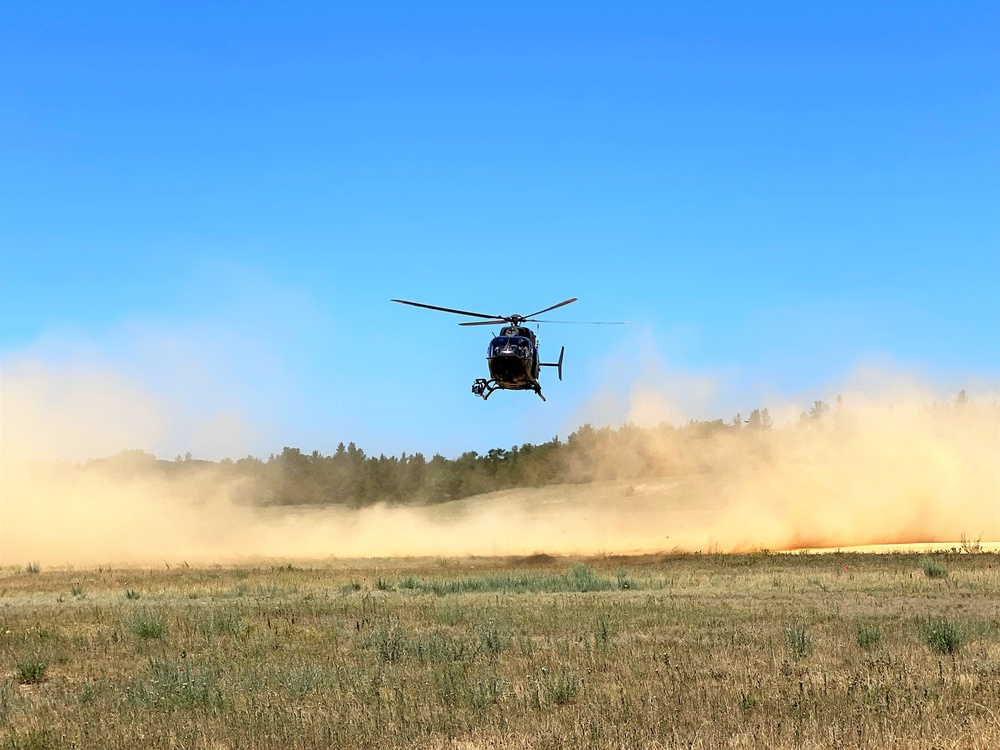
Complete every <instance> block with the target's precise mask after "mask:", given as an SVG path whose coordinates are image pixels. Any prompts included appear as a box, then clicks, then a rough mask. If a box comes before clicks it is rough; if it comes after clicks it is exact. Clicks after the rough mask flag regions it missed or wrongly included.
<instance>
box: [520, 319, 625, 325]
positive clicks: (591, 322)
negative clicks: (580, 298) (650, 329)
mask: <svg viewBox="0 0 1000 750" xmlns="http://www.w3.org/2000/svg"><path fill="white" fill-rule="evenodd" d="M524 322H525V323H556V324H558V325H566V326H630V325H632V321H631V320H526V321H524Z"/></svg>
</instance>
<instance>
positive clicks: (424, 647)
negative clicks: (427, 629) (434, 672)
mask: <svg viewBox="0 0 1000 750" xmlns="http://www.w3.org/2000/svg"><path fill="white" fill-rule="evenodd" d="M412 649H413V654H414V656H416V657H417V661H419V662H421V663H422V664H426V663H428V662H449V661H453V660H454V659H455V658H456V657H457V656H460V655H461V653H462V652H463V651H464V647H461V646H458V645H457V644H455V643H454V642H453V641H452V639H451V638H449V637H448V636H447V635H446V634H445V633H442V632H441V631H440V630H434V631H432V632H431V633H429V634H428V635H426V636H425V637H423V638H421V639H419V640H416V641H414V642H413V645H412Z"/></svg>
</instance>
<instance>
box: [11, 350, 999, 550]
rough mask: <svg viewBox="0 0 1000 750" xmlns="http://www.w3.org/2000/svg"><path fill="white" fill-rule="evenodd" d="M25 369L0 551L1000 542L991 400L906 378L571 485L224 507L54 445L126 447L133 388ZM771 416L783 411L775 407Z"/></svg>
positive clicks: (211, 473)
mask: <svg viewBox="0 0 1000 750" xmlns="http://www.w3.org/2000/svg"><path fill="white" fill-rule="evenodd" d="M43 374H44V373H41V374H40V373H39V372H31V371H25V370H21V371H18V372H11V371H8V372H7V373H5V377H4V382H3V384H2V385H3V390H2V401H0V409H2V411H0V564H3V565H16V564H20V565H23V564H25V563H27V562H29V561H36V560H37V561H42V562H43V563H45V564H46V565H63V564H74V565H94V564H106V563H107V564H153V563H162V562H164V561H166V562H171V563H172V562H178V561H187V562H189V563H192V564H194V563H213V562H227V561H237V560H247V559H256V558H280V559H306V558H308V559H322V558H328V557H385V556H403V555H407V556H409V555H434V556H460V555H519V554H531V553H534V552H548V553H553V554H560V553H562V554H595V553H608V554H611V553H638V552H654V551H669V550H674V549H680V550H703V551H709V550H711V551H720V552H728V551H746V550H753V549H763V548H766V549H773V550H779V549H793V548H803V547H810V548H817V547H847V546H855V545H865V544H888V543H913V542H941V543H952V542H955V541H956V540H958V539H959V538H960V537H962V536H963V535H964V536H965V537H967V538H968V539H973V540H974V539H977V538H981V539H982V540H984V541H987V542H995V541H997V540H1000V411H998V408H997V405H996V401H995V398H994V397H993V396H992V395H991V394H985V395H984V394H978V395H976V396H975V397H970V398H969V399H968V400H966V401H964V402H963V403H957V402H956V401H955V399H954V397H953V396H952V397H949V398H947V399H943V398H942V397H941V396H940V395H939V394H934V393H932V392H931V391H930V389H928V388H924V387H921V386H920V385H919V384H917V383H915V382H914V381H913V380H912V379H907V380H906V382H907V386H906V387H905V388H901V387H899V383H898V381H897V382H896V383H895V385H893V386H892V387H889V388H887V389H886V391H885V392H882V393H877V394H874V395H873V394H872V393H871V392H868V393H852V392H849V391H845V392H844V398H843V402H842V404H841V405H839V406H838V405H836V404H835V403H834V404H831V405H830V407H831V408H830V410H829V412H828V413H826V414H823V415H822V416H821V418H816V419H800V418H798V417H797V416H793V417H791V418H788V419H786V420H785V421H783V422H781V423H778V424H775V425H774V426H773V428H772V429H769V430H765V429H760V430H753V429H750V428H749V427H748V426H747V425H742V426H741V427H740V428H737V427H735V426H729V427H726V428H725V429H714V430H707V431H700V430H693V429H686V428H682V429H675V428H667V427H659V428H656V427H653V428H650V429H641V430H640V429H636V430H634V431H633V437H634V439H633V440H632V442H625V443H618V444H617V447H615V448H613V449H611V448H608V449H606V450H605V449H601V448H600V444H599V443H595V446H597V447H596V448H594V450H593V451H591V452H590V453H587V452H586V451H581V452H578V453H574V454H573V461H575V464H573V465H572V466H571V473H570V476H571V478H573V479H574V480H575V481H574V482H573V483H567V484H560V485H556V486H551V487H544V488H534V489H524V490H510V491H504V492H497V493H493V494H491V495H483V496H479V497H476V498H470V499H467V500H463V501H456V502H450V503H443V504H440V505H434V506H430V507H426V508H400V507H387V506H375V507H371V508H367V509H363V510H357V511H350V510H344V509H341V508H322V509H310V510H294V509H292V510H290V509H288V508H281V509H277V508H260V507H254V506H250V505H247V504H244V503H243V502H241V498H245V497H247V496H248V492H247V491H248V489H252V488H250V487H248V482H249V481H250V480H248V479H246V478H241V477H239V476H237V475H236V473H234V472H233V471H231V470H229V469H227V468H226V467H225V466H224V465H220V464H212V463H204V464H201V463H199V462H193V463H192V465H191V467H190V468H189V469H188V470H185V471H183V472H178V471H170V472H166V471H164V470H163V465H162V463H159V462H156V461H154V460H152V459H150V458H149V457H148V456H146V457H143V456H142V455H141V454H139V453H136V454H135V456H134V460H131V461H130V460H117V461H113V462H112V461H105V462H90V463H87V464H79V463H76V464H74V463H69V462H67V461H65V460H64V461H62V462H60V461H58V460H57V459H58V458H59V457H60V455H62V454H64V453H65V452H66V450H68V447H67V441H69V440H75V441H78V442H79V441H82V442H83V443H84V444H86V443H88V442H89V443H90V444H91V445H92V446H93V450H94V451H96V452H97V453H96V455H108V454H109V453H111V452H114V451H113V450H108V449H109V448H110V447H111V446H114V448H115V449H117V450H121V449H122V448H129V447H134V446H135V445H136V443H135V442H131V443H130V442H126V441H130V440H142V439H144V438H146V437H148V436H149V435H151V434H154V433H155V431H156V421H157V419H160V418H162V416H163V415H162V413H160V412H158V407H157V406H156V405H155V404H152V403H151V402H150V401H149V400H148V399H146V398H144V397H143V396H142V394H141V393H139V392H136V391H133V390H130V389H129V388H126V387H125V386H124V385H123V384H122V383H118V382H116V381H114V379H111V380H108V379H107V378H100V377H97V376H94V378H92V380H91V381H88V382H84V381H83V380H81V381H78V382H75V383H73V385H74V388H73V389H72V390H73V392H74V394H75V396H74V398H73V399H71V400H63V401H62V402H60V403H57V404H55V405H54V404H53V403H52V398H51V393H46V391H45V389H44V388H43V387H42V386H43V385H44V383H43V382H42V380H41V379H40V378H41V377H42V375H43ZM40 384H41V385H40ZM115 394H117V395H118V396H120V397H121V398H115ZM665 405H666V406H665ZM671 408H673V407H672V406H670V405H669V394H668V393H666V392H661V393H657V392H655V391H650V390H648V389H647V390H646V391H644V392H642V393H636V394H633V398H632V401H631V410H630V411H629V413H628V415H627V418H628V419H629V420H630V421H632V422H635V423H637V424H643V423H648V424H651V425H655V424H656V423H657V420H659V419H661V418H662V414H663V413H664V411H665V410H667V411H669V410H670V409H671ZM801 408H802V410H805V409H807V406H802V407H801ZM780 413H782V414H795V409H793V408H792V407H791V405H789V404H784V405H782V406H781V407H780ZM140 444H141V443H140ZM76 449H79V445H77V446H76ZM249 494H252V493H249Z"/></svg>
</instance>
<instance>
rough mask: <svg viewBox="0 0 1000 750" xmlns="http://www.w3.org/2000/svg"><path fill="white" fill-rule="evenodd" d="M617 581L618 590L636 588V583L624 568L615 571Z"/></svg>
mask: <svg viewBox="0 0 1000 750" xmlns="http://www.w3.org/2000/svg"><path fill="white" fill-rule="evenodd" d="M615 579H616V580H617V581H618V588H619V589H621V590H622V591H627V590H629V589H634V588H635V582H634V581H633V580H632V579H631V578H630V577H629V574H628V572H627V571H626V570H625V569H624V568H618V570H616V571H615Z"/></svg>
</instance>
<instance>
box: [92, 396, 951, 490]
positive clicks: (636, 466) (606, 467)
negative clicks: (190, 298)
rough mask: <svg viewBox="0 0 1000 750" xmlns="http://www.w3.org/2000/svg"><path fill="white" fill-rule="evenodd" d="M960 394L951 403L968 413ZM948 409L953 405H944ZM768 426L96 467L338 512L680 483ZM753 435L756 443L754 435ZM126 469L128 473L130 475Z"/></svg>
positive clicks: (766, 417)
mask: <svg viewBox="0 0 1000 750" xmlns="http://www.w3.org/2000/svg"><path fill="white" fill-rule="evenodd" d="M967 402H968V399H967V396H966V394H965V392H964V391H962V392H960V393H959V395H958V397H957V398H956V400H955V402H954V407H955V408H964V407H965V405H966V404H967ZM843 408H844V407H843V402H842V399H841V398H840V397H839V396H838V397H837V399H836V402H835V404H834V405H833V406H831V405H829V404H827V403H826V402H824V401H815V402H814V404H813V406H812V408H811V409H809V410H808V411H805V412H802V414H801V415H800V417H799V421H798V424H799V426H803V425H823V424H826V423H830V424H834V425H835V424H837V423H838V422H839V420H840V417H841V414H842V410H843ZM947 408H951V405H948V407H947ZM773 428H774V420H773V419H772V417H771V414H770V413H769V411H768V410H767V409H766V408H762V409H754V410H753V411H752V412H750V414H749V415H748V416H747V417H746V418H745V419H744V417H743V415H742V414H739V413H738V414H736V415H735V416H734V417H733V418H732V419H730V420H729V421H725V420H722V419H716V420H710V421H704V420H692V421H690V422H688V423H686V424H684V425H680V426H673V425H669V424H665V423H664V424H661V425H659V426H656V427H638V426H636V425H634V424H625V425H622V426H620V427H594V426H592V425H589V424H585V425H583V426H582V427H580V428H579V429H578V430H576V431H575V432H573V433H572V434H571V435H569V437H568V438H567V439H566V440H560V439H559V437H554V438H552V439H551V440H549V441H548V442H545V443H541V444H539V445H533V444H531V443H524V444H523V445H520V446H512V447H510V448H506V449H505V448H493V449H491V450H489V451H487V452H486V453H485V454H479V453H477V452H476V451H467V452H465V453H463V454H461V455H460V456H458V457H457V458H454V459H448V458H445V457H444V456H442V455H440V454H436V455H434V456H432V457H431V458H429V459H428V458H427V457H426V456H424V455H423V454H422V453H411V454H407V453H403V454H402V455H400V456H386V455H385V454H379V455H378V456H370V455H368V454H366V453H365V451H364V450H362V449H361V448H359V447H358V446H357V445H356V444H355V443H353V442H350V443H347V444H344V443H340V444H339V445H338V446H337V448H336V450H335V451H334V452H333V453H332V454H329V455H324V454H322V453H320V452H319V451H313V452H312V453H303V452H302V451H301V450H300V449H299V448H293V447H287V446H286V447H285V448H284V449H283V450H282V451H281V453H278V454H272V455H271V456H269V457H268V458H267V459H260V458H256V457H254V456H246V457H245V458H240V459H237V460H232V459H223V460H222V461H220V462H210V461H199V460H195V459H193V458H192V457H191V454H190V453H188V454H187V455H185V456H184V457H181V456H178V457H177V459H176V460H175V461H157V460H156V458H155V456H152V455H151V454H148V453H144V452H142V451H124V452H123V453H121V454H119V455H118V456H115V457H113V458H111V459H102V460H100V461H97V462H91V463H92V464H93V463H98V464H105V465H107V464H109V463H111V464H113V465H115V466H117V467H119V468H121V467H125V468H126V469H128V468H129V467H131V468H132V469H135V470H139V469H143V468H144V469H149V468H151V467H152V466H153V465H155V466H156V468H157V470H158V471H159V472H161V474H162V475H164V476H166V477H171V476H173V477H177V476H183V475H186V474H190V473H191V472H193V471H198V470H203V469H208V468H211V469H213V470H216V471H218V470H221V471H222V472H223V473H224V475H228V476H230V477H232V478H234V479H241V478H245V479H249V480H251V481H249V482H246V483H245V486H246V488H247V489H246V490H245V492H244V493H243V494H242V495H241V497H240V500H241V502H245V503H247V504H254V505H264V506H289V505H307V506H319V505H339V506H343V507H347V508H361V507H365V506H368V505H373V504H375V503H389V504H401V505H402V504H405V505H429V504H434V503H442V502H448V501H450V500H458V499H461V498H465V497H471V496H473V495H479V494H483V493H487V492H494V491H499V490H509V489H515V488H522V487H542V486H545V485H551V484H567V483H569V484H579V483H586V482H597V481H610V480H640V479H644V478H657V477H668V476H681V475H684V474H689V473H691V472H707V471H715V470H720V469H721V470H724V469H725V468H726V467H725V466H717V465H714V463H713V462H718V460H719V459H718V457H717V456H716V452H714V451H712V450H706V449H705V447H706V441H708V440H711V439H715V438H718V437H720V436H723V435H730V436H735V435H737V434H739V435H740V436H741V438H743V439H745V440H746V446H747V448H748V449H750V450H758V451H761V452H765V451H766V450H767V449H768V447H767V441H766V440H765V439H764V437H763V436H765V435H766V434H767V433H768V432H769V431H771V430H772V429H773ZM754 435H758V436H759V437H758V438H754ZM129 470H131V469H129Z"/></svg>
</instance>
